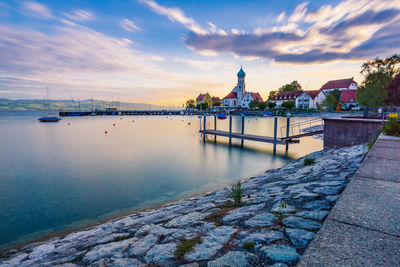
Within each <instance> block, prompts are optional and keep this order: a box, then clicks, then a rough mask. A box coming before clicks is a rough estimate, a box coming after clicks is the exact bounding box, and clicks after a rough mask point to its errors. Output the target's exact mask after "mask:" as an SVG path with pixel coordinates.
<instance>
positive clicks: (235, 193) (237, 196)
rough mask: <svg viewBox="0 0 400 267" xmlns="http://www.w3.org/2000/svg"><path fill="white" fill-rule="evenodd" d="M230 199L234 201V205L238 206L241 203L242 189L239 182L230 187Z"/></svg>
mask: <svg viewBox="0 0 400 267" xmlns="http://www.w3.org/2000/svg"><path fill="white" fill-rule="evenodd" d="M231 197H232V198H233V200H234V201H235V204H240V203H241V202H242V197H243V189H242V184H241V182H240V181H238V182H237V184H236V185H234V186H232V194H231Z"/></svg>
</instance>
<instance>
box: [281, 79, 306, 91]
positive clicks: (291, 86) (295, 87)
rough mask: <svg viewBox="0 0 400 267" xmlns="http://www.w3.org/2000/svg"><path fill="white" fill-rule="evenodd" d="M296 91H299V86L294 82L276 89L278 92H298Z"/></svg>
mask: <svg viewBox="0 0 400 267" xmlns="http://www.w3.org/2000/svg"><path fill="white" fill-rule="evenodd" d="M298 90H301V85H300V84H299V82H298V81H296V80H295V81H293V82H291V83H288V84H285V85H283V86H281V87H279V89H278V91H279V92H290V91H298Z"/></svg>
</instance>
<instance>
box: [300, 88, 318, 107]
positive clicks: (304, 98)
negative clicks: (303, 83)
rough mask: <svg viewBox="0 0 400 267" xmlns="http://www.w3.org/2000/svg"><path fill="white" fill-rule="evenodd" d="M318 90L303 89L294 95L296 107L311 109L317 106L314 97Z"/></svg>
mask: <svg viewBox="0 0 400 267" xmlns="http://www.w3.org/2000/svg"><path fill="white" fill-rule="evenodd" d="M318 93H319V90H312V91H311V90H310V91H303V92H302V93H301V95H299V96H298V97H296V108H299V109H313V108H317V101H316V97H317V95H318Z"/></svg>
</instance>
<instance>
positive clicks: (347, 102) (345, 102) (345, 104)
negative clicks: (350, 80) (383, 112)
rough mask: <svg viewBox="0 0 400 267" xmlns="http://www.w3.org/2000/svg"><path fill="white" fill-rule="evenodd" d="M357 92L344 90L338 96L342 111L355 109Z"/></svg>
mask: <svg viewBox="0 0 400 267" xmlns="http://www.w3.org/2000/svg"><path fill="white" fill-rule="evenodd" d="M356 93H357V90H344V91H342V93H341V94H340V101H341V102H342V109H351V108H352V107H357V106H358V103H357V100H356Z"/></svg>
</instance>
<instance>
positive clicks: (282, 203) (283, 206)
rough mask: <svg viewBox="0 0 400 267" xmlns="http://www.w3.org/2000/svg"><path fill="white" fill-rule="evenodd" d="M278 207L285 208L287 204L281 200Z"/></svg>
mask: <svg viewBox="0 0 400 267" xmlns="http://www.w3.org/2000/svg"><path fill="white" fill-rule="evenodd" d="M279 207H281V208H282V209H286V208H287V204H286V203H285V201H281V204H279Z"/></svg>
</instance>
